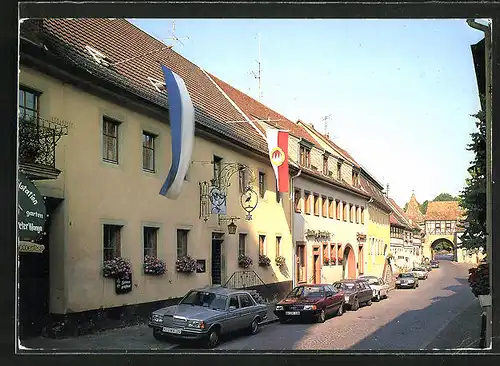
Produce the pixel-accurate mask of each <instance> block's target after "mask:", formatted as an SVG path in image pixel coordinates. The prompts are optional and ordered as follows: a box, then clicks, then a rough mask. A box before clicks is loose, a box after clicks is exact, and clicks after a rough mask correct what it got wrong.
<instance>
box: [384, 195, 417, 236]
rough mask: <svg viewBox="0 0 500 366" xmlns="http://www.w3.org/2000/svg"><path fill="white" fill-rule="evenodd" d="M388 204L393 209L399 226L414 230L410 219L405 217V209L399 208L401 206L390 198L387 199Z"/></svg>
mask: <svg viewBox="0 0 500 366" xmlns="http://www.w3.org/2000/svg"><path fill="white" fill-rule="evenodd" d="M386 199H387V202H388V203H389V205H390V206H391V207H392V208H393V211H392V212H393V213H392V215H394V218H395V220H396V221H397V224H398V225H400V226H403V227H405V228H407V229H412V228H413V225H412V224H411V223H410V222H409V221H408V218H406V217H405V213H404V212H403V209H402V208H401V207H399V205H398V204H397V203H396V201H394V200H393V199H392V198H390V197H386Z"/></svg>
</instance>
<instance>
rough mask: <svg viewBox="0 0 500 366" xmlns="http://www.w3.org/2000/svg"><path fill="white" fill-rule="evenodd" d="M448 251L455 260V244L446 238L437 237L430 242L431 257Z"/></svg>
mask: <svg viewBox="0 0 500 366" xmlns="http://www.w3.org/2000/svg"><path fill="white" fill-rule="evenodd" d="M445 253H448V254H450V255H452V259H451V260H453V261H457V248H455V245H454V244H453V243H452V242H451V241H450V240H449V239H446V238H439V239H436V240H434V241H433V242H432V244H431V258H430V259H434V258H435V256H436V255H439V254H445Z"/></svg>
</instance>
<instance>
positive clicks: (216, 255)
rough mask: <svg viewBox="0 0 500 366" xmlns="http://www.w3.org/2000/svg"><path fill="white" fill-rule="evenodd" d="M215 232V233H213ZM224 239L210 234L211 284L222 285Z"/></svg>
mask: <svg viewBox="0 0 500 366" xmlns="http://www.w3.org/2000/svg"><path fill="white" fill-rule="evenodd" d="M214 234H215V233H214ZM223 242H224V240H223V239H222V238H220V237H218V236H216V235H212V260H211V262H212V268H211V270H212V271H211V275H212V285H222V265H223V263H222V243H223Z"/></svg>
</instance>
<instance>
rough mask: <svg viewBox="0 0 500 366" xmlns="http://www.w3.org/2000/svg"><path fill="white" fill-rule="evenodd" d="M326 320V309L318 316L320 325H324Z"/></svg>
mask: <svg viewBox="0 0 500 366" xmlns="http://www.w3.org/2000/svg"><path fill="white" fill-rule="evenodd" d="M325 320H326V313H325V309H321V312H320V313H319V315H318V319H317V322H318V323H324V322H325Z"/></svg>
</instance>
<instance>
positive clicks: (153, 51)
mask: <svg viewBox="0 0 500 366" xmlns="http://www.w3.org/2000/svg"><path fill="white" fill-rule="evenodd" d="M168 32H169V33H170V34H171V35H172V36H171V37H167V38H164V39H161V38H160V37H156V38H157V39H158V40H159V41H161V42H163V41H164V40H167V39H168V40H171V41H174V43H175V42H178V43H180V44H181V45H183V46H184V43H182V41H181V38H182V39H189V37H187V36H185V37H177V36H176V35H175V20H172V30H171V31H170V30H169V31H168ZM150 33H151V32H150ZM173 47H174V44H172V45H168V46H167V45H165V46H163V47H160V48H157V49H154V50H152V51H149V52H145V53H142V54H140V55H137V56H133V57H129V58H127V59H125V60H122V61H118V62H115V63H112V64H111V66H116V65H121V64H124V63H126V62H129V61H133V60H137V59H139V58H143V57H146V56H149V55H152V54H154V53H157V52H160V51H163V50H166V49H172V48H173Z"/></svg>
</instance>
